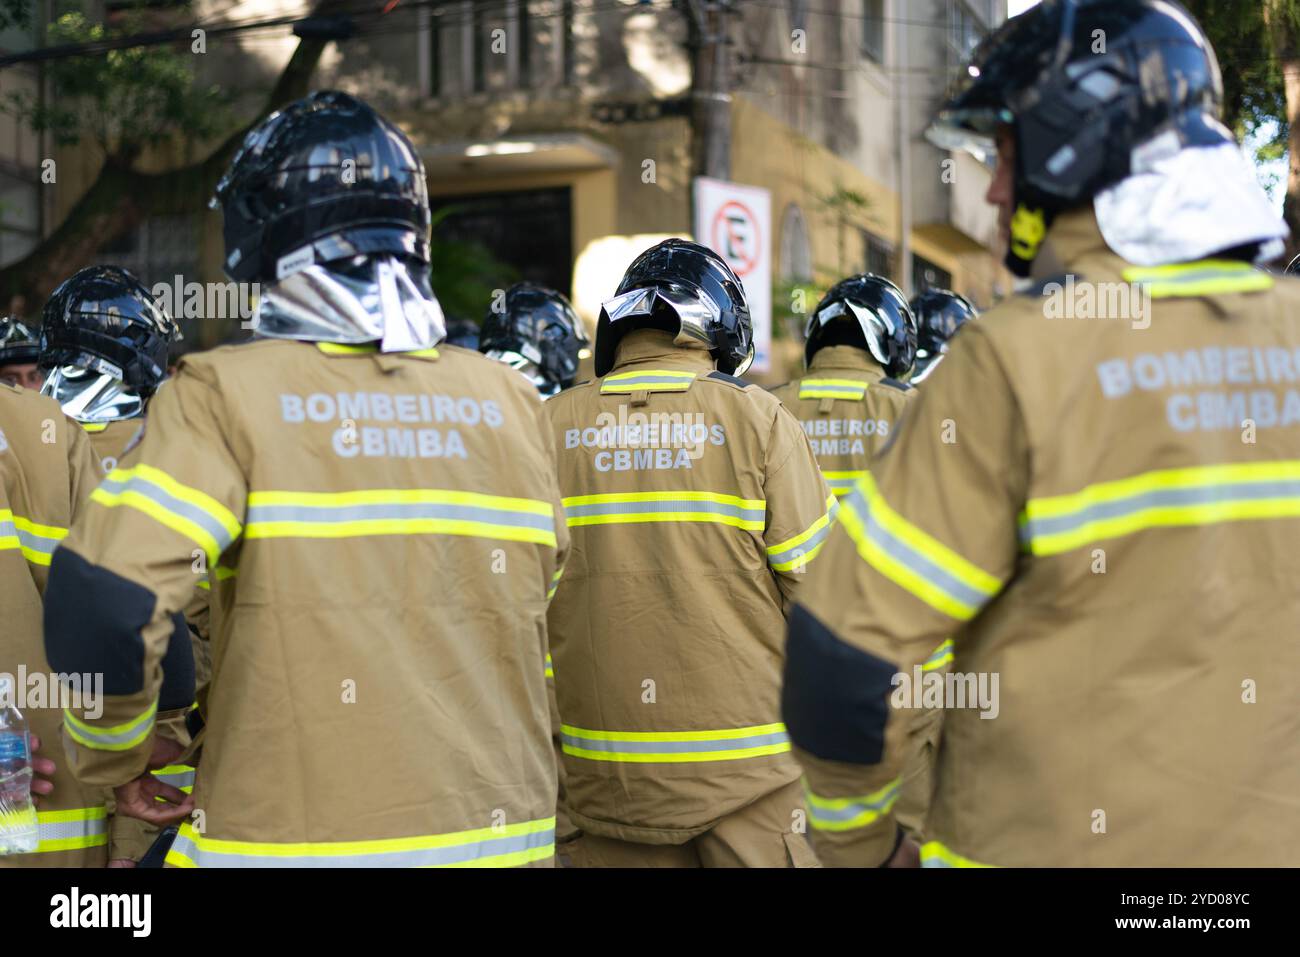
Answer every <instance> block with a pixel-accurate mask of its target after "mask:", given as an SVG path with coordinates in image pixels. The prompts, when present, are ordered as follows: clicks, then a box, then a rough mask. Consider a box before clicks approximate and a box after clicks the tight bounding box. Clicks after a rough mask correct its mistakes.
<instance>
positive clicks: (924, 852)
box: [921, 841, 995, 867]
mask: <svg viewBox="0 0 1300 957" xmlns="http://www.w3.org/2000/svg"><path fill="white" fill-rule="evenodd" d="M921 866H922V867H993V866H995V865H993V864H981V863H979V862H978V861H972V860H971V859H970V858H969V857H962V856H961V855H960V854H958V853H956V852H955V851H950V850H949V849H948V848H947V847H945V846H944V845H943V844H940V843H939V842H938V841H927V842H926V843H925V844H922V845H921Z"/></svg>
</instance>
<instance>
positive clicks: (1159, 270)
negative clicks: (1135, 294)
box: [1124, 259, 1273, 299]
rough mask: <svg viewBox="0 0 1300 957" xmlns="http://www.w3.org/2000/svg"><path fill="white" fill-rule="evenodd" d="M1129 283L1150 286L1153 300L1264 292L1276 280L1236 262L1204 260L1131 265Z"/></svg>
mask: <svg viewBox="0 0 1300 957" xmlns="http://www.w3.org/2000/svg"><path fill="white" fill-rule="evenodd" d="M1124 279H1125V281H1126V282H1132V283H1141V284H1143V285H1145V286H1148V287H1150V290H1151V298H1152V299H1171V298H1175V297H1189V296H1213V295H1216V294H1219V293H1230V292H1261V291H1263V290H1265V289H1272V288H1273V277H1272V276H1270V275H1269V274H1268V273H1266V272H1263V271H1262V270H1259V269H1256V268H1255V267H1254V266H1252V265H1251V264H1250V263H1244V262H1240V261H1238V260H1233V259H1203V260H1201V261H1200V262H1192V263H1178V264H1177V265H1172V266H1150V267H1141V266H1131V267H1129V268H1128V269H1125V270H1124Z"/></svg>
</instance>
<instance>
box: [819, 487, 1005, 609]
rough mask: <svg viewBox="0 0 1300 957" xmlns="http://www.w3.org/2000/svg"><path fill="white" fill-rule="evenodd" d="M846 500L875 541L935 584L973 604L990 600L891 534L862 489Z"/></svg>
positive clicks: (982, 603) (888, 553) (966, 602)
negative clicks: (872, 509) (882, 523)
mask: <svg viewBox="0 0 1300 957" xmlns="http://www.w3.org/2000/svg"><path fill="white" fill-rule="evenodd" d="M844 504H845V505H846V506H847V507H848V508H851V509H853V511H854V512H855V513H856V514H857V516H858V517H859V518H860V519H861V520H862V526H863V528H864V529H865V531H866V534H867V538H868V539H870V541H871V542H872V544H874V545H875V546H876V547H878V548H879V549H880V550H881V551H883V552H885V553H886V554H887V555H889V556H890V557H891V558H894V559H895V560H897V561H898V562H900V563H901V564H903V565H905V566H907V567H908V568H910V569H911V570H912V571H914V572H916V574H918V575H920V576H921V577H922V578H923V579H925V580H926V581H927V582H929V583H930V584H932V585H934V586H935V587H936V588H940V589H942V590H943V591H945V592H947V593H948V594H949V595H950V596H952V597H953V598H956V599H957V600H958V601H960V602H962V603H963V604H965V605H968V606H969V607H971V608H982V607H984V605H985V604H986V603H987V602H988V599H989V596H988V595H986V594H985V593H983V592H980V591H976V590H975V589H974V588H971V587H970V586H969V585H966V584H964V583H963V582H962V581H961V580H960V579H957V578H955V577H953V576H952V575H951V574H949V573H948V572H946V571H944V569H943V568H941V567H940V566H938V565H936V564H935V563H934V562H932V561H930V559H928V558H926V557H925V556H924V555H922V554H921V553H920V552H918V551H916V550H915V549H913V548H912V547H911V546H909V545H908V544H907V543H906V542H902V541H900V540H899V539H897V538H895V537H894V536H893V535H891V534H890V533H889V531H888V530H887V529H885V528H884V526H882V525H881V524H880V523H879V522H877V521H876V519H875V516H874V515H873V514H872V513H871V508H870V507H869V506H868V505H867V501H866V499H865V498H863V496H862V492H861V491H854V493H853V494H852V495H850V496H848V497H847V498H846V499H844Z"/></svg>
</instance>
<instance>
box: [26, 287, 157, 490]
mask: <svg viewBox="0 0 1300 957" xmlns="http://www.w3.org/2000/svg"><path fill="white" fill-rule="evenodd" d="M179 337H180V331H179V329H178V328H177V326H176V323H175V322H174V321H173V320H172V318H171V316H169V315H168V314H167V313H166V311H164V310H163V309H162V307H160V306H158V305H157V304H155V302H154V300H153V297H152V296H150V294H149V290H148V289H146V288H145V287H144V284H143V283H141V282H140V280H138V279H137V278H136V277H135V276H133V275H132V274H131V273H130V272H128V271H127V270H125V269H122V268H120V267H118V266H87V267H86V268H85V269H82V270H80V271H78V272H76V273H75V274H73V275H72V276H70V277H69V278H68V279H66V280H64V281H63V283H61V284H60V285H59V287H58V288H57V289H55V290H54V292H53V293H52V294H51V295H50V298H49V301H48V302H46V304H45V312H44V318H43V321H42V324H41V350H40V360H39V361H40V364H41V367H42V368H43V369H46V370H48V373H49V374H48V376H47V378H46V380H45V385H44V388H43V391H44V392H45V394H46V395H49V396H53V397H54V398H55V399H57V400H58V403H59V405H61V406H62V407H63V411H64V412H65V413H67V414H68V415H70V416H71V417H72V418H74V419H76V420H77V421H78V422H80V423H81V427H82V428H83V429H85V430H86V431H87V432H88V433H89V434H90V442H91V445H92V446H93V447H94V449H95V453H96V454H97V455H98V456H99V459H100V462H101V464H102V468H103V473H104V474H105V475H107V474H108V473H109V472H111V471H113V469H115V468H117V464H118V459H120V458H121V456H122V453H123V451H124V450H125V449H126V448H127V446H128V445H130V444H131V440H132V439H133V438H134V437H135V434H136V433H137V432H139V431H140V427H141V426H142V425H143V424H144V416H145V407H146V405H147V404H148V402H149V399H150V397H151V396H153V394H154V392H156V391H157V389H158V386H159V385H160V384H161V383H162V381H163V379H164V378H166V376H167V352H168V349H169V348H170V346H171V344H172V343H173V342H174V341H176V340H177V339H178V338H179Z"/></svg>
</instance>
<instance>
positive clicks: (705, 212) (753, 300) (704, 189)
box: [695, 176, 772, 372]
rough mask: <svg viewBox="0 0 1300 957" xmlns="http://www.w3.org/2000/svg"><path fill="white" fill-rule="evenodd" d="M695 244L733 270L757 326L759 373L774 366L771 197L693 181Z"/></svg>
mask: <svg viewBox="0 0 1300 957" xmlns="http://www.w3.org/2000/svg"><path fill="white" fill-rule="evenodd" d="M695 238H696V240H697V241H698V242H700V243H701V244H703V245H705V246H708V247H709V248H710V249H712V250H713V251H714V252H716V253H717V254H718V255H720V256H721V257H722V258H723V259H725V260H726V261H727V263H728V264H729V265H730V266H731V268H732V269H733V270H734V271H735V273H736V275H737V276H739V277H740V281H741V283H742V284H743V285H744V287H745V298H746V299H747V300H748V302H749V313H750V317H751V318H752V319H753V321H754V365H753V366H752V368H753V370H754V371H755V372H767V371H768V370H769V369H770V368H771V364H772V196H771V194H770V193H769V192H768V191H767V190H765V189H762V188H760V187H757V186H742V185H740V184H738V183H728V182H725V181H724V180H719V179H709V178H708V177H707V176H697V177H696V178H695Z"/></svg>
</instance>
